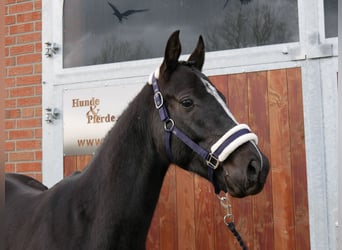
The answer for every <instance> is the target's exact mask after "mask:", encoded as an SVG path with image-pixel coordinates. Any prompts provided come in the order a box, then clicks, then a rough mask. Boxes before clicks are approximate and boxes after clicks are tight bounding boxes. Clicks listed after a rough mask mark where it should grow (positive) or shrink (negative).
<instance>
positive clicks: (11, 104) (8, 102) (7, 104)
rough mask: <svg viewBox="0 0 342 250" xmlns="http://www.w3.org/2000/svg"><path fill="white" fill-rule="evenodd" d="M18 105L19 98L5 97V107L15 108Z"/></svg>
mask: <svg viewBox="0 0 342 250" xmlns="http://www.w3.org/2000/svg"><path fill="white" fill-rule="evenodd" d="M16 106H17V99H16V98H14V99H8V98H6V99H5V107H6V108H14V107H16Z"/></svg>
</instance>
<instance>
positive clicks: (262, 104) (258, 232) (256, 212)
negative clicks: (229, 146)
mask: <svg viewBox="0 0 342 250" xmlns="http://www.w3.org/2000/svg"><path fill="white" fill-rule="evenodd" d="M247 78H248V99H249V125H250V127H251V129H252V130H253V132H254V133H256V134H257V136H258V139H259V142H258V147H259V148H260V149H261V151H262V152H263V153H264V154H265V155H266V156H267V157H268V159H269V160H270V161H271V158H270V157H271V152H270V134H269V122H270V121H269V114H268V94H267V73H266V72H265V71H261V72H253V73H248V76H247ZM270 167H271V168H272V165H271V166H270ZM251 213H253V218H254V219H253V237H254V240H253V243H252V245H253V249H260V250H262V249H274V237H273V235H274V232H273V230H274V228H273V200H272V174H271V170H270V173H269V175H268V177H267V180H266V184H265V186H264V189H263V191H262V192H261V193H259V194H258V195H256V196H254V197H253V209H252V211H251ZM251 249H252V248H251Z"/></svg>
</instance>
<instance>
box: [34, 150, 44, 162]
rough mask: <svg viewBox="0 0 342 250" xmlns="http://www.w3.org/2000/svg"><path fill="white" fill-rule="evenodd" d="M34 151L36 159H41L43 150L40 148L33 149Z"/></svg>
mask: <svg viewBox="0 0 342 250" xmlns="http://www.w3.org/2000/svg"><path fill="white" fill-rule="evenodd" d="M34 153H35V159H36V161H40V160H42V159H43V152H42V151H41V150H38V151H35V152H34Z"/></svg>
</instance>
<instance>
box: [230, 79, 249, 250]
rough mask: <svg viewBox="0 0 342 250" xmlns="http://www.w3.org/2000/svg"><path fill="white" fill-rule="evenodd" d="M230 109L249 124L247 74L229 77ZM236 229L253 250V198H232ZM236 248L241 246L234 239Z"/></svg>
mask: <svg viewBox="0 0 342 250" xmlns="http://www.w3.org/2000/svg"><path fill="white" fill-rule="evenodd" d="M228 92H229V98H228V102H229V109H230V110H231V112H232V113H233V115H234V116H235V118H236V120H237V121H238V122H239V123H246V124H248V102H249V100H248V82H247V74H245V73H242V74H233V75H229V76H228ZM231 201H232V209H233V214H234V218H235V224H236V228H237V230H238V231H239V233H240V235H241V237H242V238H243V240H244V242H245V243H246V245H247V247H248V248H249V249H251V250H252V249H253V246H252V244H251V243H252V242H253V214H252V198H251V197H245V198H243V199H237V198H231ZM230 238H233V243H232V244H234V246H235V248H234V249H239V248H240V246H239V244H238V242H237V240H236V239H235V238H234V237H232V236H231V237H230Z"/></svg>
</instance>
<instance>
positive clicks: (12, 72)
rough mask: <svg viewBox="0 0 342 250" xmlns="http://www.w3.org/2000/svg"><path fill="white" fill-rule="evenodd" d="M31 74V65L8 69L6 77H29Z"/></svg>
mask: <svg viewBox="0 0 342 250" xmlns="http://www.w3.org/2000/svg"><path fill="white" fill-rule="evenodd" d="M32 73H33V67H32V65H26V66H16V67H9V68H8V74H7V75H8V76H17V75H31V74H32Z"/></svg>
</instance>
